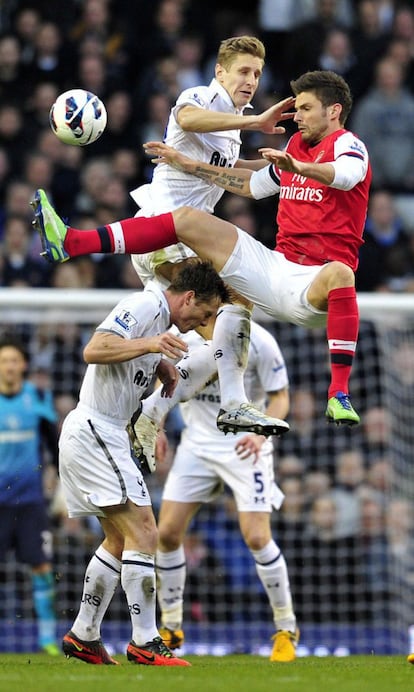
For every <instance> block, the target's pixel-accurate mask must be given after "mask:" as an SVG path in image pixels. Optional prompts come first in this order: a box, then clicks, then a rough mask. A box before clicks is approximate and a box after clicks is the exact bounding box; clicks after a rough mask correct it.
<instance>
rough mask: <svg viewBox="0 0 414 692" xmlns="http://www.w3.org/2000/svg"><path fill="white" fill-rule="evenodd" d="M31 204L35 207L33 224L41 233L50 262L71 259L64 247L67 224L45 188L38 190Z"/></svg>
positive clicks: (43, 245) (43, 254) (45, 254)
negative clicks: (54, 206)
mask: <svg viewBox="0 0 414 692" xmlns="http://www.w3.org/2000/svg"><path fill="white" fill-rule="evenodd" d="M31 205H32V207H33V209H34V220H33V226H34V228H35V229H36V230H37V232H38V233H39V235H40V240H41V241H42V247H43V252H42V253H41V254H42V257H45V258H46V259H47V260H48V261H49V262H52V263H53V264H57V263H59V262H65V261H66V260H68V259H69V255H68V253H67V252H66V250H65V248H64V247H63V243H64V242H65V238H66V232H67V226H66V224H65V223H64V221H62V219H61V218H60V216H58V215H57V214H56V212H55V210H54V209H53V207H52V205H51V204H50V202H49V200H48V198H47V195H46V192H45V191H44V190H36V192H35V196H34V197H33V199H32V202H31Z"/></svg>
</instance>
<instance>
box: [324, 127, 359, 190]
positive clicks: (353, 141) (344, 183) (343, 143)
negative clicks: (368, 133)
mask: <svg viewBox="0 0 414 692" xmlns="http://www.w3.org/2000/svg"><path fill="white" fill-rule="evenodd" d="M334 158H335V160H334V161H332V162H331V163H332V166H333V167H334V169H335V177H334V179H333V182H332V183H331V185H330V187H334V188H336V189H337V190H352V188H353V187H355V185H357V184H358V183H360V182H361V181H362V180H364V179H365V176H366V174H367V171H368V151H367V148H366V146H365V144H364V143H363V142H362V141H361V140H360V139H358V137H356V136H355V135H354V134H353V133H352V132H346V133H345V134H343V135H342V136H341V137H339V138H338V139H337V140H336V142H335V146H334Z"/></svg>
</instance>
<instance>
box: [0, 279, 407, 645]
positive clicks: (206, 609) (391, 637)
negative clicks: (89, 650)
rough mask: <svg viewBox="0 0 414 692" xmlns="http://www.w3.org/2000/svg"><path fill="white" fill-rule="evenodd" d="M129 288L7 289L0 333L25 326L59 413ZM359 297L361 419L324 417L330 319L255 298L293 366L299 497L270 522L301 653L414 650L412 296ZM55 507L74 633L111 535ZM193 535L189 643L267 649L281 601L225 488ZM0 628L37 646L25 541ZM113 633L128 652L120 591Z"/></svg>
mask: <svg viewBox="0 0 414 692" xmlns="http://www.w3.org/2000/svg"><path fill="white" fill-rule="evenodd" d="M128 293H130V291H125V290H105V289H99V290H93V289H88V290H80V289H68V290H66V289H50V290H49V289H23V288H13V289H9V288H2V289H0V316H1V325H0V336H1V335H2V334H4V333H6V332H7V333H8V332H10V331H14V332H16V333H17V334H19V335H21V336H22V337H23V338H24V339H25V340H26V343H27V346H28V351H29V355H30V360H31V364H32V366H33V368H34V370H35V371H36V372H37V376H39V375H38V373H39V372H40V373H42V376H43V377H46V379H47V381H48V382H49V383H50V384H51V386H52V388H53V391H54V394H55V398H56V401H57V404H58V406H59V407H60V408H59V410H60V414H61V416H64V414H65V412H67V410H68V408H69V409H70V406H71V405H75V402H76V397H77V391H78V388H79V385H80V382H81V379H82V376H83V373H84V369H85V364H84V363H83V360H82V348H83V346H84V345H85V343H86V341H87V340H88V338H89V336H90V335H91V333H92V331H93V329H94V327H95V326H96V325H97V324H98V323H99V322H100V321H101V320H102V319H103V318H104V317H105V316H106V315H107V314H108V312H109V311H110V310H111V309H112V308H113V307H114V306H115V304H116V303H117V302H118V301H119V300H120V299H121V298H122V297H123V296H125V295H127V294H128ZM358 303H359V309H360V316H361V325H360V334H359V341H358V347H357V352H356V358H355V365H354V368H353V373H352V376H351V395H352V401H353V404H354V405H355V408H356V409H357V410H358V411H359V412H360V413H361V417H362V423H361V425H360V426H357V427H356V428H351V429H349V428H343V427H339V428H338V427H336V426H332V425H328V424H327V423H326V422H325V417H324V407H325V406H326V392H327V385H328V382H329V360H328V349H327V345H326V335H325V330H323V329H316V330H305V329H303V328H300V327H295V326H293V325H290V324H287V323H278V322H274V321H272V320H271V318H270V317H269V316H268V315H266V314H265V313H263V312H261V311H258V310H255V312H254V317H255V319H256V320H257V321H259V322H261V323H262V324H263V325H264V326H265V327H266V328H267V329H269V331H270V332H271V333H272V334H273V335H274V336H275V337H276V339H277V340H278V342H279V345H280V347H281V349H282V352H283V354H284V356H285V359H286V363H287V368H288V374H289V379H290V395H291V412H290V414H289V418H288V420H289V423H290V425H291V430H290V432H289V433H288V434H287V435H285V436H283V437H282V438H280V439H276V440H275V475H276V479H277V481H278V482H279V484H280V485H281V487H282V489H283V490H284V492H285V494H286V500H285V502H284V505H283V506H282V509H281V510H280V512H277V513H276V512H275V513H274V514H273V515H272V528H273V532H274V537H275V539H276V540H277V542H278V544H279V545H280V547H281V548H282V550H283V552H284V554H285V557H286V560H287V563H288V570H289V575H290V580H291V589H292V598H293V602H294V605H295V609H296V612H297V617H298V626H299V627H300V630H301V644H300V648H299V653H300V654H301V655H306V654H309V653H310V654H315V655H325V654H336V655H343V654H346V653H367V652H375V653H385V654H388V653H398V654H405V653H407V652H408V651H409V650H410V649H411V648H412V649H413V651H414V640H413V642H411V641H410V639H409V631H410V627H411V626H412V625H414V602H413V599H412V590H413V584H414V295H413V294H411V295H410V294H386V293H375V294H360V295H359V296H358ZM171 442H172V444H174V443H175V442H176V438H174V439H172V440H171ZM164 478H165V471H164V472H163V471H162V469H159V473H157V474H154V476H152V477H149V478H148V486H149V490H150V494H151V497H152V500H153V504H154V510H155V512H156V513H157V511H158V508H159V502H160V497H161V492H162V485H163V481H164ZM321 498H322V499H321ZM330 503H331V504H330ZM55 509H56V507H55ZM53 521H54V531H53V534H54V569H55V573H56V578H57V581H56V610H57V615H58V623H59V634H60V635H61V634H63V633H64V632H65V631H66V629H67V628H68V627H69V626H70V624H71V623H72V621H73V619H74V617H75V615H76V612H77V608H78V603H79V599H80V596H81V591H82V580H83V574H84V569H85V566H86V564H87V562H88V560H89V558H90V556H91V555H92V553H93V550H94V549H95V547H96V546H97V545H98V544H99V541H100V539H101V534H100V529H99V525H98V523H97V522H94V521H92V522H90V521H88V522H86V521H80V522H79V521H77V522H66V521H65V520H64V518H63V517H62V514H56V515H55V517H54V519H53ZM185 547H186V551H187V554H188V580H187V590H186V594H185V603H186V605H185V621H184V631H185V634H186V649H185V651H186V652H187V653H213V654H214V653H217V654H222V653H231V652H234V651H240V652H253V653H263V654H267V653H268V652H269V651H270V647H271V636H272V634H273V633H274V630H273V623H272V615H271V612H270V608H269V606H268V603H267V601H266V597H265V594H264V593H263V590H262V587H261V584H260V582H259V579H258V577H257V575H256V572H255V566H254V563H253V561H252V558H251V556H250V553H249V552H248V551H247V548H246V547H245V546H244V545H243V542H242V540H241V538H240V531H239V528H238V523H237V515H236V513H235V511H234V505H233V504H232V502H231V497H230V496H229V495H228V494H227V493H225V494H224V495H222V496H221V498H219V499H218V500H217V501H216V502H215V503H213V504H211V505H208V506H206V507H205V508H203V509H202V510H201V512H200V513H199V515H198V516H197V517H196V519H195V520H194V521H193V523H192V525H191V527H190V537H189V539H188V541H187V542H186V546H185ZM0 628H1V629H2V631H4V633H5V635H4V637H1V638H0V651H7V650H8V651H34V650H36V636H35V631H36V624H35V621H34V620H33V604H32V599H31V586H30V575H29V571H28V569H27V568H26V567H25V566H23V565H19V564H18V563H16V561H15V559H14V555H13V553H8V554H7V555H6V556H5V558H4V561H3V563H2V564H0ZM411 631H412V632H413V631H414V630H413V629H411ZM103 636H104V638H105V640H106V641H107V642H108V646H109V648H110V649H111V650H114V651H119V652H124V647H125V644H126V642H127V641H128V639H129V638H130V623H129V616H128V613H127V606H126V601H125V598H124V596H123V593H122V592H121V591H120V590H119V591H118V592H117V593H116V595H115V597H114V600H113V602H112V604H111V606H110V609H109V611H108V614H107V617H106V618H105V622H104V627H103Z"/></svg>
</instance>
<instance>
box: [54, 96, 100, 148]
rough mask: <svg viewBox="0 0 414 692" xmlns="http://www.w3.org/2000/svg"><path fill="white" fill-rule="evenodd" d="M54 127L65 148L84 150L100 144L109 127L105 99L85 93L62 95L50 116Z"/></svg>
mask: <svg viewBox="0 0 414 692" xmlns="http://www.w3.org/2000/svg"><path fill="white" fill-rule="evenodd" d="M49 120H50V126H51V128H52V130H53V132H54V133H55V135H56V137H58V138H59V139H60V140H61V141H62V142H64V143H65V144H73V145H75V146H80V147H84V146H85V145H86V144H91V143H92V142H96V140H97V139H98V138H99V137H100V136H101V134H102V133H103V131H104V130H105V127H106V121H107V114H106V108H105V105H104V103H103V102H102V101H101V99H100V98H99V97H98V96H96V95H95V94H92V93H91V92H90V91H86V90H85V89H70V90H69V91H65V92H64V93H63V94H60V95H59V96H58V97H57V99H56V101H55V103H54V104H53V106H52V108H51V109H50V113H49Z"/></svg>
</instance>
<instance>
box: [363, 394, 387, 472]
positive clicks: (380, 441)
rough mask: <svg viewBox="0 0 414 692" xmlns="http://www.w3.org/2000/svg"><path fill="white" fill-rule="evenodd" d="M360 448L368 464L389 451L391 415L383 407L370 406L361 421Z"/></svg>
mask: <svg viewBox="0 0 414 692" xmlns="http://www.w3.org/2000/svg"><path fill="white" fill-rule="evenodd" d="M362 432H363V441H362V448H363V450H364V455H365V458H366V459H367V460H368V462H369V461H370V460H371V459H374V458H376V457H378V456H382V455H383V454H386V453H387V452H388V451H389V446H390V440H391V415H390V411H389V410H388V409H387V408H385V407H384V406H371V407H370V408H368V409H367V410H366V411H365V413H364V417H363V420H362Z"/></svg>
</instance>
